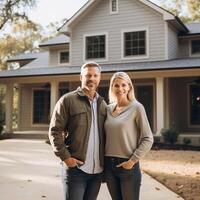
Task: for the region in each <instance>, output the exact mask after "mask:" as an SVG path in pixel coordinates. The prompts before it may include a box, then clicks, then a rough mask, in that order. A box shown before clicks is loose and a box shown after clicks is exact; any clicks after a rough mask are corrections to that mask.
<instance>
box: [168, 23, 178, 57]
mask: <svg viewBox="0 0 200 200" xmlns="http://www.w3.org/2000/svg"><path fill="white" fill-rule="evenodd" d="M177 35H178V33H177V32H176V30H174V29H173V28H172V27H170V26H168V59H173V58H177V52H178V38H177Z"/></svg>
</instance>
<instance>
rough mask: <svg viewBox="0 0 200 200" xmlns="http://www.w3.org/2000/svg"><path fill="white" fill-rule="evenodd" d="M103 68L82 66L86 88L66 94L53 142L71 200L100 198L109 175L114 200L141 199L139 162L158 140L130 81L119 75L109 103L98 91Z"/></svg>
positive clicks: (55, 121)
mask: <svg viewBox="0 0 200 200" xmlns="http://www.w3.org/2000/svg"><path fill="white" fill-rule="evenodd" d="M100 78H101V67H100V66H99V65H98V64H97V63H95V62H89V63H85V64H84V65H83V66H82V67H81V74H80V80H81V87H80V88H78V89H77V90H76V91H72V92H70V93H67V94H65V95H64V96H62V97H61V98H60V99H59V101H58V102H57V104H56V106H55V108H54V112H53V115H52V118H51V123H50V128H49V138H50V142H51V145H52V147H53V151H54V153H55V154H56V156H58V157H59V158H60V159H61V160H62V161H63V162H62V165H63V174H62V178H63V186H64V199H65V200H95V199H97V195H98V193H99V189H100V185H101V182H102V177H103V176H104V178H105V181H106V183H107V186H108V190H109V192H110V195H111V197H112V199H114V200H139V191H140V184H141V171H140V166H139V159H140V158H141V157H142V156H144V155H145V154H146V153H147V152H148V151H149V150H150V148H151V146H152V143H153V136H152V133H151V129H150V126H149V123H148V120H147V117H146V113H145V110H144V107H143V106H142V105H141V104H140V103H139V102H138V101H137V100H136V99H135V96H134V89H133V85H132V82H131V79H130V77H129V76H128V75H127V74H126V73H124V72H117V73H115V74H114V75H113V76H112V78H111V81H110V88H109V101H110V103H111V104H110V105H108V106H107V105H106V103H105V102H104V100H103V99H102V97H101V96H100V95H99V94H98V93H97V92H96V89H97V87H98V85H99V82H100Z"/></svg>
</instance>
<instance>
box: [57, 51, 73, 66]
mask: <svg viewBox="0 0 200 200" xmlns="http://www.w3.org/2000/svg"><path fill="white" fill-rule="evenodd" d="M62 52H69V50H64V49H63V50H59V51H58V65H69V63H70V62H69V61H68V62H64V63H61V62H60V53H62ZM69 57H70V52H69Z"/></svg>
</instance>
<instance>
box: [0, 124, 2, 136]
mask: <svg viewBox="0 0 200 200" xmlns="http://www.w3.org/2000/svg"><path fill="white" fill-rule="evenodd" d="M2 132H3V124H2V123H1V122H0V135H1V134H2Z"/></svg>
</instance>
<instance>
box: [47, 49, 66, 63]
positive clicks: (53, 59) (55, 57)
mask: <svg viewBox="0 0 200 200" xmlns="http://www.w3.org/2000/svg"><path fill="white" fill-rule="evenodd" d="M66 50H69V47H66V48H60V49H59V48H57V49H51V50H50V51H49V65H50V66H57V65H59V52H60V51H66Z"/></svg>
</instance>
